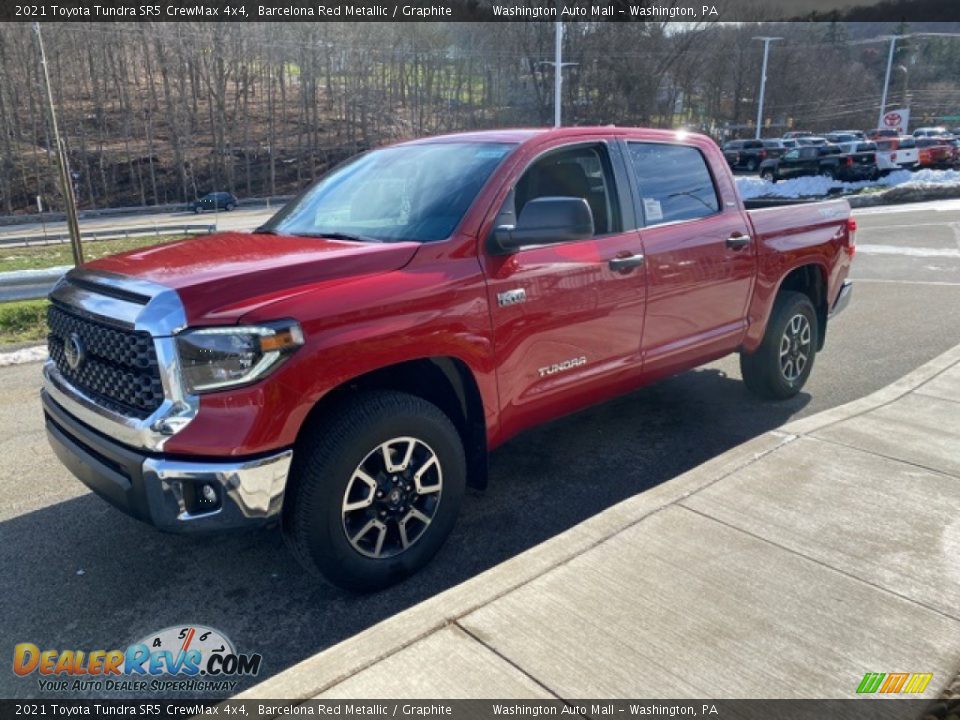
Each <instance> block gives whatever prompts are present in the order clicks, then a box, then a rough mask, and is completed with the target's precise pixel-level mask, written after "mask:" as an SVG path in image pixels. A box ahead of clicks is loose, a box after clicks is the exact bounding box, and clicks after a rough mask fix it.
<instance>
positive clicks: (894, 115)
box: [880, 108, 910, 135]
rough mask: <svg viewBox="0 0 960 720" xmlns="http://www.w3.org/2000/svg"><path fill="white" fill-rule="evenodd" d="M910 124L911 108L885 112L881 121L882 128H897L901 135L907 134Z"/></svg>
mask: <svg viewBox="0 0 960 720" xmlns="http://www.w3.org/2000/svg"><path fill="white" fill-rule="evenodd" d="M909 124H910V108H903V109H901V110H891V111H890V112H888V113H885V114H884V116H883V120H882V121H881V123H880V129H881V130H896V131H897V132H898V133H900V134H901V135H906V134H907V126H908V125H909Z"/></svg>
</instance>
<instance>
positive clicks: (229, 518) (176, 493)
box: [41, 390, 293, 533]
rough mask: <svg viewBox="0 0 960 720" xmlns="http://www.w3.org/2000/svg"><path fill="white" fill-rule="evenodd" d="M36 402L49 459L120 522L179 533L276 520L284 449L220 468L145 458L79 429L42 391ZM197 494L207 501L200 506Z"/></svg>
mask: <svg viewBox="0 0 960 720" xmlns="http://www.w3.org/2000/svg"><path fill="white" fill-rule="evenodd" d="M41 397H42V400H43V409H44V414H45V416H46V427H47V438H48V439H49V441H50V445H51V446H52V447H53V451H54V453H56V455H57V457H58V458H59V459H60V461H61V462H62V463H63V464H64V465H66V466H67V468H68V469H69V470H70V471H71V472H72V473H73V474H74V475H76V476H77V477H78V478H79V479H80V480H81V481H82V482H83V483H84V484H85V485H86V486H87V487H89V488H90V489H91V490H93V491H94V492H95V493H97V494H98V495H100V497H102V498H104V499H105V500H107V501H108V502H110V503H111V504H112V505H114V506H116V507H117V508H119V509H120V510H122V511H124V512H125V513H127V514H128V515H131V516H133V517H135V518H137V519H138V520H142V521H144V522H147V523H150V524H151V525H154V526H155V527H157V528H159V529H160V530H164V531H166V532H179V533H186V532H198V531H199V532H203V531H211V532H212V531H221V530H229V529H237V528H244V527H251V526H257V525H263V524H266V523H268V522H270V521H271V520H274V519H277V518H278V517H279V514H280V510H281V507H282V505H283V493H284V490H285V488H286V484H287V475H288V473H289V470H290V462H291V460H292V458H293V451H292V450H284V451H282V452H279V453H276V454H272V455H268V456H265V457H257V458H252V459H251V458H246V459H240V458H238V459H230V460H228V461H225V462H207V461H200V460H189V459H179V458H171V457H166V456H163V455H154V454H146V453H143V452H140V451H137V450H134V449H131V448H130V447H128V446H125V445H121V444H120V443H117V442H115V441H114V440H112V439H111V438H109V437H107V436H105V435H103V434H101V433H99V432H97V431H96V430H94V429H92V428H90V427H88V426H87V425H85V424H83V423H82V422H80V421H79V420H77V419H76V418H74V417H73V416H72V415H71V414H70V413H68V412H67V411H66V410H64V409H63V408H62V407H61V406H60V405H59V404H58V403H57V402H55V401H54V399H53V398H52V397H51V395H50V394H49V393H48V392H47V391H46V390H44V391H42V393H41ZM205 487H206V488H210V489H207V490H206V494H207V495H209V494H210V493H211V492H212V493H213V494H215V499H213V500H208V499H206V497H205V492H204V491H205Z"/></svg>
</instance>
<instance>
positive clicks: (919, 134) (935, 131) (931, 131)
mask: <svg viewBox="0 0 960 720" xmlns="http://www.w3.org/2000/svg"><path fill="white" fill-rule="evenodd" d="M947 134H948V131H947V129H946V128H945V127H943V126H942V125H938V126H937V127H921V128H917V129H916V130H914V131H913V136H914V137H915V138H928V137H942V136H943V135H947Z"/></svg>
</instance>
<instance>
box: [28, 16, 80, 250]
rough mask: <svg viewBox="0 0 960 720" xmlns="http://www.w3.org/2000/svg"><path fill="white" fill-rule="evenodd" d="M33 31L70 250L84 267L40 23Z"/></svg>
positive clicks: (63, 146) (75, 207)
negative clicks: (57, 162)
mask: <svg viewBox="0 0 960 720" xmlns="http://www.w3.org/2000/svg"><path fill="white" fill-rule="evenodd" d="M33 31H34V32H35V33H36V34H37V44H38V45H39V46H40V64H41V65H42V66H43V80H44V82H45V83H46V86H47V102H48V103H49V105H50V125H51V126H52V129H53V139H54V142H55V143H56V145H57V159H58V160H59V165H60V187H61V190H62V191H63V201H64V210H65V213H66V216H67V230H68V231H69V232H70V249H71V250H72V251H73V264H74V265H75V266H79V265H83V247H82V246H81V244H80V223H79V222H78V221H77V204H76V201H75V199H74V197H73V181H72V179H71V177H70V163H69V161H68V160H67V150H66V145H64V142H63V139H62V138H61V137H60V128H59V127H58V126H57V111H56V108H55V107H54V104H53V90H52V88H51V87H50V72H49V70H48V69H47V54H46V52H44V49H43V36H42V35H41V34H40V23H34V24H33Z"/></svg>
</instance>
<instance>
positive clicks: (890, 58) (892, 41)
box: [877, 35, 906, 128]
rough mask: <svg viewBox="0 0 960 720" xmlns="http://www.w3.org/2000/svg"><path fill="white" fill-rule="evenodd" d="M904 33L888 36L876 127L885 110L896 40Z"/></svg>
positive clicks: (879, 125)
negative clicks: (881, 95)
mask: <svg viewBox="0 0 960 720" xmlns="http://www.w3.org/2000/svg"><path fill="white" fill-rule="evenodd" d="M902 37H906V35H891V36H890V52H889V53H888V54H887V73H886V75H885V76H884V78H883V97H881V98H880V116H879V117H878V118H877V128H882V127H883V116H884V115H885V114H886V112H887V90H889V88H890V71H891V70H893V53H894V52H895V51H896V49H897V40H899V39H900V38H902Z"/></svg>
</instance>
